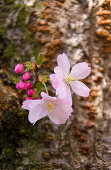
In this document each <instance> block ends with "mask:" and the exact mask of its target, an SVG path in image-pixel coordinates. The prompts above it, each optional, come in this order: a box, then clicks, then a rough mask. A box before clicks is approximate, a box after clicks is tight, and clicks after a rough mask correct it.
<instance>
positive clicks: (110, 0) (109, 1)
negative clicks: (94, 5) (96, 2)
mask: <svg viewBox="0 0 111 170" xmlns="http://www.w3.org/2000/svg"><path fill="white" fill-rule="evenodd" d="M110 3H111V0H105V1H104V2H103V5H107V4H110Z"/></svg>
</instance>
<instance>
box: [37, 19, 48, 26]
mask: <svg viewBox="0 0 111 170" xmlns="http://www.w3.org/2000/svg"><path fill="white" fill-rule="evenodd" d="M37 24H39V25H46V21H44V20H38V21H37Z"/></svg>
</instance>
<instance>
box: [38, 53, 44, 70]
mask: <svg viewBox="0 0 111 170" xmlns="http://www.w3.org/2000/svg"><path fill="white" fill-rule="evenodd" d="M44 62H45V58H44V56H43V54H42V53H40V54H39V55H38V58H37V65H38V67H41V65H42V64H43V63H44Z"/></svg>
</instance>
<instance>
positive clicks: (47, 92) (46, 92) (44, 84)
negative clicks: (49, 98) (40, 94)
mask: <svg viewBox="0 0 111 170" xmlns="http://www.w3.org/2000/svg"><path fill="white" fill-rule="evenodd" d="M42 84H43V85H44V87H45V91H46V93H47V94H48V95H49V93H48V90H47V87H46V84H45V83H44V82H42Z"/></svg>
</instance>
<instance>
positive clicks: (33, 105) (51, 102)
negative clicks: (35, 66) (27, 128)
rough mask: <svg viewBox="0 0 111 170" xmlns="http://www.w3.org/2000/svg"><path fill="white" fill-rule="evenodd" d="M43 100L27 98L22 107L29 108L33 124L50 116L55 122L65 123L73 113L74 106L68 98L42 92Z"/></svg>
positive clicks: (30, 119) (29, 117)
mask: <svg viewBox="0 0 111 170" xmlns="http://www.w3.org/2000/svg"><path fill="white" fill-rule="evenodd" d="M41 97H42V99H41V100H39V99H38V100H26V101H24V102H23V105H22V108H23V109H26V110H29V116H28V119H29V121H30V122H31V123H32V124H35V122H36V121H38V120H40V119H41V118H43V117H45V116H48V117H49V118H50V119H51V120H52V121H53V122H54V123H55V124H64V123H65V122H66V120H67V119H68V118H69V116H70V115H71V113H72V111H73V110H72V107H71V105H70V104H69V102H67V100H65V99H62V98H57V97H51V96H48V95H47V94H46V93H44V92H41Z"/></svg>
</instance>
